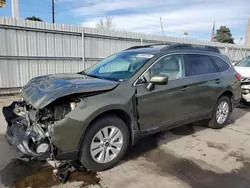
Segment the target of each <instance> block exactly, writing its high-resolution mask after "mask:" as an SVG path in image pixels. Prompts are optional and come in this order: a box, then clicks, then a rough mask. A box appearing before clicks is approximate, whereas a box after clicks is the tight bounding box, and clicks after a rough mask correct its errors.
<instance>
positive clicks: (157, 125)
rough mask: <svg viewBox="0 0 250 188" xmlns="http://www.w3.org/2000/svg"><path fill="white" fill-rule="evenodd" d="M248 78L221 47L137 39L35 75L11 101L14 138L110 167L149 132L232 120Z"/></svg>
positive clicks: (10, 136) (26, 147)
mask: <svg viewBox="0 0 250 188" xmlns="http://www.w3.org/2000/svg"><path fill="white" fill-rule="evenodd" d="M240 86H241V85H240V75H239V74H238V73H237V72H236V71H235V69H234V67H233V66H232V65H231V64H230V63H229V62H228V60H227V58H225V56H223V55H222V54H221V53H220V51H219V50H218V48H216V47H211V46H197V45H191V44H160V45H146V46H134V47H131V48H129V49H126V50H124V51H121V52H119V53H117V54H114V55H112V56H110V57H108V58H106V59H104V60H103V61H101V62H100V63H98V64H96V65H94V66H93V67H91V68H89V69H88V70H85V71H81V72H78V73H70V74H55V75H46V76H40V77H36V78H33V79H32V80H30V81H29V82H28V83H27V84H26V85H25V86H24V87H23V89H22V93H21V100H20V101H15V102H13V103H12V104H11V105H10V106H7V107H4V108H3V114H4V116H5V118H6V121H7V122H8V130H7V134H6V138H7V140H8V142H9V143H10V144H12V145H14V146H16V147H17V148H18V149H19V150H20V151H21V152H23V153H24V154H25V155H26V156H31V157H34V158H37V159H43V160H44V159H46V160H55V164H57V163H58V162H65V161H66V162H71V161H76V160H77V161H78V162H80V164H81V165H83V166H84V167H86V168H87V169H90V170H92V171H101V170H106V169H109V168H111V167H113V166H114V165H115V164H116V163H117V162H118V161H119V160H120V159H121V158H122V157H123V156H124V155H125V153H126V151H127V149H128V147H129V145H133V144H135V143H136V141H137V140H138V139H139V138H141V137H143V136H146V135H150V134H154V133H156V132H160V131H164V130H168V129H172V128H174V127H178V126H181V125H186V124H189V123H193V122H196V121H200V120H206V121H207V124H208V126H209V127H211V128H214V129H219V128H222V127H224V126H225V125H226V123H227V120H228V118H229V116H230V113H231V112H232V111H233V109H234V107H235V105H236V104H237V103H238V102H239V100H240V99H241V88H240ZM212 139H213V138H211V140H212ZM145 144H147V143H145Z"/></svg>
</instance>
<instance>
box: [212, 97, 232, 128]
mask: <svg viewBox="0 0 250 188" xmlns="http://www.w3.org/2000/svg"><path fill="white" fill-rule="evenodd" d="M231 109H232V104H231V100H230V98H229V97H228V96H222V97H220V98H219V100H218V101H217V103H216V106H215V110H214V113H213V117H212V119H211V120H210V121H209V123H208V126H209V127H211V128H213V129H220V128H222V127H224V126H225V125H226V123H227V120H228V118H229V116H230V113H231Z"/></svg>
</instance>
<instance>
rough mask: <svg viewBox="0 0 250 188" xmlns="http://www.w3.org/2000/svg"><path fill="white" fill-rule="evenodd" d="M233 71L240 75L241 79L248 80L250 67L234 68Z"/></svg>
mask: <svg viewBox="0 0 250 188" xmlns="http://www.w3.org/2000/svg"><path fill="white" fill-rule="evenodd" d="M234 68H235V70H236V71H237V72H238V73H240V74H241V76H242V77H248V78H250V67H237V66H235V67H234Z"/></svg>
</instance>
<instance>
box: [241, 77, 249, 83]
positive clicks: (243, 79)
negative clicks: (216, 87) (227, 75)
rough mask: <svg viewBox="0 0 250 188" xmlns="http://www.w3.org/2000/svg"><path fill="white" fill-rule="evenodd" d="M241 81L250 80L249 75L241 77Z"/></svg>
mask: <svg viewBox="0 0 250 188" xmlns="http://www.w3.org/2000/svg"><path fill="white" fill-rule="evenodd" d="M241 82H250V78H249V77H241Z"/></svg>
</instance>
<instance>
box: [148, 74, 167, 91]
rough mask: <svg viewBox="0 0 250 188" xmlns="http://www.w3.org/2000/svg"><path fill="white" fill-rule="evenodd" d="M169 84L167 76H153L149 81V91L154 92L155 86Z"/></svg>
mask: <svg viewBox="0 0 250 188" xmlns="http://www.w3.org/2000/svg"><path fill="white" fill-rule="evenodd" d="M167 83H168V77H167V76H153V77H152V78H151V79H150V81H149V84H148V86H147V89H148V90H152V89H153V88H154V85H166V84H167Z"/></svg>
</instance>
